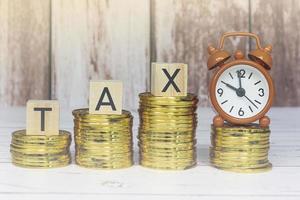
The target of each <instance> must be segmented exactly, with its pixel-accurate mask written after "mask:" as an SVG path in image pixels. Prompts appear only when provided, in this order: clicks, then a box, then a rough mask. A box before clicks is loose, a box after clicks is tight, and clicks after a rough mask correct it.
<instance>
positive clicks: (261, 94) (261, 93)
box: [258, 88, 265, 97]
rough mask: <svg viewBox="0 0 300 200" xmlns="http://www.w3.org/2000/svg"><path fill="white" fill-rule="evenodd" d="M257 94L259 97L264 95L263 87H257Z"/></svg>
mask: <svg viewBox="0 0 300 200" xmlns="http://www.w3.org/2000/svg"><path fill="white" fill-rule="evenodd" d="M258 92H259V93H258V95H259V96H260V97H263V96H264V95H265V91H264V89H262V88H259V89H258Z"/></svg>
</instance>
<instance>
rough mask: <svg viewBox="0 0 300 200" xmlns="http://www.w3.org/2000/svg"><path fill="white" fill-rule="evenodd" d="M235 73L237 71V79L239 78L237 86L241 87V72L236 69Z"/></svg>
mask: <svg viewBox="0 0 300 200" xmlns="http://www.w3.org/2000/svg"><path fill="white" fill-rule="evenodd" d="M236 73H237V76H238V79H239V86H240V88H242V77H241V72H240V70H238V71H237V72H236Z"/></svg>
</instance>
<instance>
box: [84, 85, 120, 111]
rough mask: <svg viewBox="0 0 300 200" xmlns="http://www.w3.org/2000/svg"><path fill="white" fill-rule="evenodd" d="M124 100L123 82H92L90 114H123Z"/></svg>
mask: <svg viewBox="0 0 300 200" xmlns="http://www.w3.org/2000/svg"><path fill="white" fill-rule="evenodd" d="M122 99H123V83H122V81H116V80H109V81H91V82H90V102H89V113H90V114H117V115H118V114H121V113H122Z"/></svg>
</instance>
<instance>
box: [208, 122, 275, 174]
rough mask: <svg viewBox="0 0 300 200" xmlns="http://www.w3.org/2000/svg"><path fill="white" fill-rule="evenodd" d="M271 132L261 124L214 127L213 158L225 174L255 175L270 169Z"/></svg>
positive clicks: (212, 128) (216, 165) (214, 164)
mask: <svg viewBox="0 0 300 200" xmlns="http://www.w3.org/2000/svg"><path fill="white" fill-rule="evenodd" d="M269 136H270V130H269V128H260V127H259V125H258V124H251V125H244V126H233V125H230V124H224V126H223V127H220V128H219V127H214V126H213V125H212V126H211V145H212V146H211V147H210V158H211V163H212V165H213V166H215V167H216V168H219V169H223V170H229V171H235V172H245V173H248V172H249V173H252V172H253V173H254V172H261V171H267V170H269V169H271V166H272V165H271V163H270V162H269V160H268V152H269V145H270V144H269Z"/></svg>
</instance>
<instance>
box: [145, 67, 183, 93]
mask: <svg viewBox="0 0 300 200" xmlns="http://www.w3.org/2000/svg"><path fill="white" fill-rule="evenodd" d="M187 73H188V70H187V64H182V63H152V64H151V94H153V95H154V96H186V95H187V76H188V75H187Z"/></svg>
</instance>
